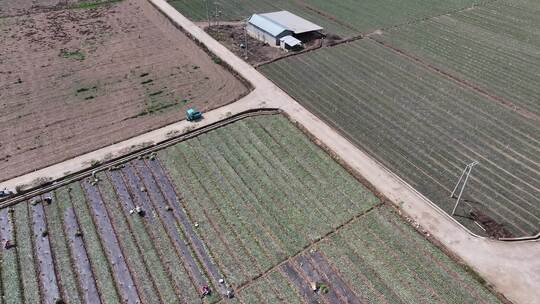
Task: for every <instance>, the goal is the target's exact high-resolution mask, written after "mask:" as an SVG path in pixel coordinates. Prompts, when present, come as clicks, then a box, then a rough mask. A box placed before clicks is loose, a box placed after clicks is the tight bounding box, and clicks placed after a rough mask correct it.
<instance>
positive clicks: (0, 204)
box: [0, 108, 280, 208]
mask: <svg viewBox="0 0 540 304" xmlns="http://www.w3.org/2000/svg"><path fill="white" fill-rule="evenodd" d="M279 113H280V110H278V109H264V108H263V109H252V110H247V111H244V112H241V113H238V114H235V115H233V116H231V117H227V118H225V119H223V120H220V121H217V122H214V123H211V124H209V125H206V126H203V127H201V128H198V129H195V130H193V131H190V132H187V133H185V134H182V135H180V136H178V137H175V138H170V139H167V140H164V141H162V142H160V143H157V144H155V145H153V146H151V147H146V148H142V149H140V150H137V151H134V152H133V153H130V154H128V155H126V156H122V157H119V158H116V159H114V160H111V161H108V162H106V163H104V164H102V165H99V166H96V167H93V168H90V169H86V170H83V171H81V172H77V173H74V174H72V175H69V176H66V177H63V178H59V179H57V180H55V181H54V182H50V183H48V184H47V185H45V186H38V187H36V188H34V189H31V190H28V191H25V192H24V193H21V194H20V195H17V196H15V197H13V198H7V199H4V200H1V201H0V208H4V207H8V206H12V205H14V204H17V203H19V202H22V201H25V200H29V199H31V198H32V197H34V196H37V195H41V194H43V193H47V192H50V191H52V190H55V189H57V188H60V187H62V186H65V185H67V184H70V183H72V182H75V181H78V180H80V179H82V178H84V177H88V176H91V175H92V172H93V171H103V170H106V169H108V168H110V167H114V166H118V165H121V164H122V163H125V162H127V161H130V160H133V159H137V158H138V157H140V156H143V155H146V154H149V153H152V152H157V151H159V150H161V149H164V148H166V147H169V146H172V145H175V144H177V143H179V142H182V141H185V140H188V139H191V138H194V137H197V136H199V135H201V134H204V133H206V132H209V131H211V130H215V129H218V128H221V127H223V126H226V125H229V124H231V123H234V122H236V121H239V120H242V119H244V118H247V117H253V116H259V115H275V114H279Z"/></svg>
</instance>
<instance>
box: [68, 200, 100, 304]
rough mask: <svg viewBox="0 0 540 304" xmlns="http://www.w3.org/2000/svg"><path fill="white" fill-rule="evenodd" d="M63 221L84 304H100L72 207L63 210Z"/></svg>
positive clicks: (90, 266)
mask: <svg viewBox="0 0 540 304" xmlns="http://www.w3.org/2000/svg"><path fill="white" fill-rule="evenodd" d="M63 219H64V227H65V228H64V229H65V231H66V236H67V241H68V243H69V247H70V251H71V256H72V260H73V265H74V268H75V271H76V273H77V279H78V282H79V286H80V289H81V291H82V296H83V299H84V301H85V302H86V303H89V302H94V303H101V299H100V297H99V292H98V289H97V286H96V282H95V278H94V274H93V271H92V265H90V260H89V259H88V255H87V253H86V248H85V245H84V241H83V238H82V231H81V228H80V227H79V223H78V221H77V217H76V215H75V211H74V210H73V207H72V206H69V207H67V208H66V209H65V211H64V214H63Z"/></svg>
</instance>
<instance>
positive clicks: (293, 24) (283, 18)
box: [259, 11, 323, 34]
mask: <svg viewBox="0 0 540 304" xmlns="http://www.w3.org/2000/svg"><path fill="white" fill-rule="evenodd" d="M259 16H262V17H263V18H266V19H267V20H270V21H272V22H273V23H274V24H277V25H279V26H281V27H282V28H285V29H288V30H290V31H292V32H293V33H295V34H302V33H307V32H313V31H320V30H322V29H323V28H322V27H320V26H318V25H317V24H315V23H312V22H310V21H308V20H306V19H304V18H302V17H299V16H297V15H295V14H293V13H291V12H288V11H280V12H273V13H266V14H259Z"/></svg>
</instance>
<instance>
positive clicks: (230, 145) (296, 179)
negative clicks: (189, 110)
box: [0, 114, 499, 303]
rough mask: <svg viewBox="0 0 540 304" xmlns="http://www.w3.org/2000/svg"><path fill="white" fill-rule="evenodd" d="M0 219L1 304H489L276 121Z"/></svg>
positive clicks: (262, 121)
mask: <svg viewBox="0 0 540 304" xmlns="http://www.w3.org/2000/svg"><path fill="white" fill-rule="evenodd" d="M240 134H242V136H240ZM203 151H207V152H206V153H203ZM0 223H1V225H2V226H1V227H2V229H1V230H0V238H1V239H2V244H5V243H6V241H8V242H9V243H8V245H9V246H3V248H2V249H1V250H0V256H1V267H0V269H1V270H0V272H1V282H2V285H1V286H2V289H1V290H2V296H3V297H2V298H0V299H1V301H0V302H1V303H10V301H11V300H15V302H26V303H37V302H38V301H39V299H41V300H42V301H43V302H44V303H60V301H62V303H82V302H85V303H90V302H91V303H98V302H101V303H119V302H122V303H156V302H159V303H173V302H178V301H180V302H181V303H197V302H200V301H203V302H204V303H215V302H218V301H220V300H223V299H227V298H228V297H230V296H231V295H234V296H235V297H234V299H230V300H227V301H234V302H240V303H278V302H283V303H315V302H320V301H322V302H324V303H368V302H369V303H373V302H389V303H399V302H415V303H435V302H448V301H450V302H454V303H479V302H483V303H498V302H499V300H498V299H497V297H496V296H495V295H493V294H492V293H491V292H490V291H489V290H488V289H486V287H484V286H483V285H482V283H481V282H480V281H478V280H477V279H476V278H475V277H474V276H473V275H472V274H471V273H470V272H469V271H468V270H467V269H465V268H464V267H463V266H461V265H459V264H457V263H455V262H454V261H453V260H452V259H450V258H449V257H448V256H446V255H445V254H444V253H443V252H441V251H440V250H439V249H437V247H435V246H434V245H432V244H431V243H430V242H429V241H427V240H426V239H425V238H424V235H423V234H422V233H420V232H418V231H416V230H414V229H413V228H412V227H411V226H409V224H408V223H407V222H406V221H404V220H403V219H402V218H401V217H400V216H399V214H398V213H397V211H396V209H394V207H392V206H391V205H389V204H388V203H384V202H382V201H381V200H380V199H379V198H377V197H376V196H374V195H373V194H372V193H371V192H370V190H368V189H367V188H366V187H364V186H363V185H362V184H360V183H358V181H357V180H356V179H355V178H354V177H353V176H352V175H351V174H350V173H349V172H348V171H346V170H345V169H344V168H343V167H341V166H340V165H338V164H337V163H336V162H335V161H334V160H333V159H332V158H331V157H330V156H329V155H328V154H326V152H325V151H324V150H322V149H320V148H319V147H318V146H316V145H315V144H313V143H312V142H311V141H310V140H309V138H307V137H306V136H304V134H303V133H302V132H301V131H300V130H298V129H297V128H296V127H295V126H294V125H293V124H291V123H290V122H289V121H288V120H287V118H286V117H284V116H282V115H279V114H273V115H264V116H255V117H249V118H244V119H242V120H239V121H237V122H235V123H232V124H230V125H228V126H225V127H220V128H217V129H215V130H212V131H209V132H207V133H203V134H201V135H199V136H197V137H194V138H192V139H189V140H187V141H182V142H180V143H178V144H176V145H173V146H171V147H169V148H166V149H163V150H161V151H159V152H158V153H157V154H150V155H147V156H146V157H144V158H140V159H135V160H132V161H129V162H127V163H124V164H122V165H118V166H115V167H110V168H109V169H108V170H104V171H100V172H97V173H94V174H93V175H92V176H89V177H87V178H84V179H82V180H80V181H77V182H73V183H69V184H66V185H64V186H60V187H58V188H56V189H54V190H52V191H50V192H47V193H44V194H42V195H39V196H35V197H33V198H31V199H29V200H27V201H23V202H20V203H18V204H16V205H12V206H10V207H5V208H2V209H0ZM384 252H394V253H393V254H390V255H386V254H383V253H384ZM398 253H399V254H398ZM419 253H420V254H419ZM396 260H399V262H398V263H396V262H395V261H396ZM313 282H314V284H315V285H317V286H315V288H316V289H319V290H320V292H313V290H312V289H311V288H312V287H311V285H312V283H313ZM206 287H208V290H210V294H208V295H206V296H203V297H202V298H200V296H201V294H202V291H203V290H204V288H206ZM8 299H9V301H8Z"/></svg>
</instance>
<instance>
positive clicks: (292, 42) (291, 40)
mask: <svg viewBox="0 0 540 304" xmlns="http://www.w3.org/2000/svg"><path fill="white" fill-rule="evenodd" d="M279 40H280V41H281V42H283V43H285V44H286V45H288V46H297V45H300V44H302V41H300V40H298V39H296V38H294V37H293V36H291V35H288V36H285V37H282V38H280V39H279Z"/></svg>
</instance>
